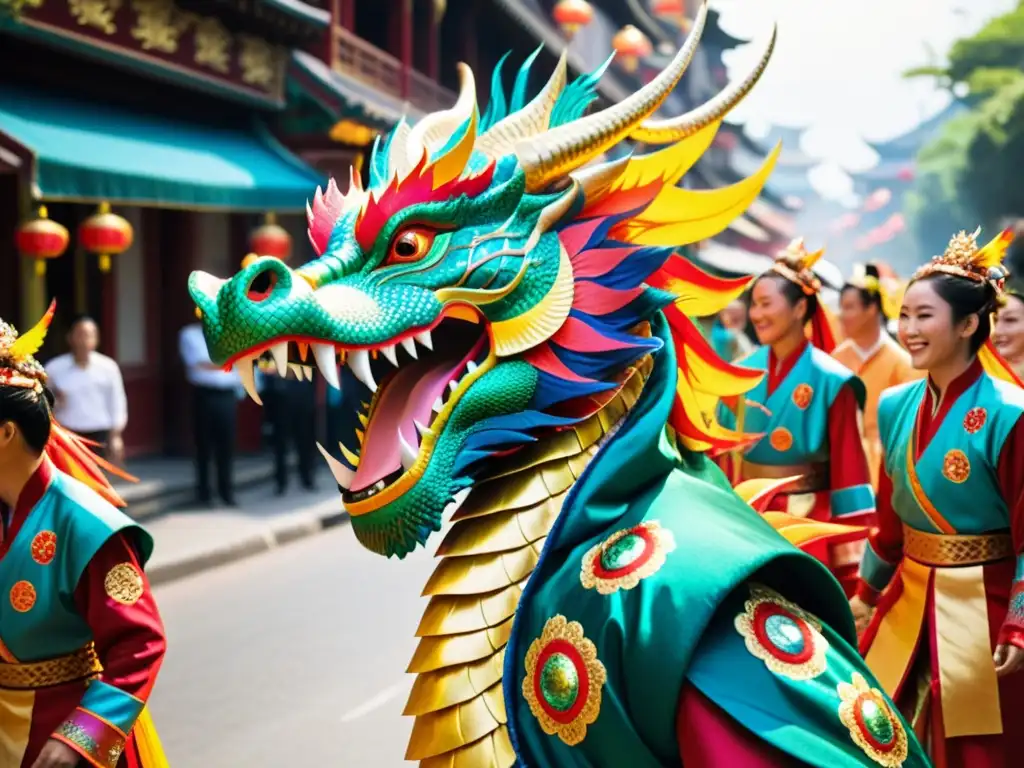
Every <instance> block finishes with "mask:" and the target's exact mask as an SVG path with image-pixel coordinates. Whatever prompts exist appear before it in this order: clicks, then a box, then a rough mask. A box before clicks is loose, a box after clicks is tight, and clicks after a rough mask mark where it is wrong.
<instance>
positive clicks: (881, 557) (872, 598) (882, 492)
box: [857, 461, 903, 605]
mask: <svg viewBox="0 0 1024 768" xmlns="http://www.w3.org/2000/svg"><path fill="white" fill-rule="evenodd" d="M882 466H883V471H882V472H881V474H880V475H879V477H878V504H877V516H876V522H877V527H876V528H874V529H873V530H872V531H871V533H870V534H869V535H868V543H867V546H865V547H864V557H863V558H862V559H861V561H860V583H859V584H858V586H857V596H858V597H860V599H861V600H863V601H864V602H865V603H867V604H868V605H874V604H875V603H876V602H877V601H878V596H879V594H881V592H882V590H884V589H885V588H886V587H887V586H889V582H890V581H891V580H892V577H893V574H894V573H896V566H898V565H899V562H900V560H901V559H902V557H903V523H902V522H901V521H900V518H899V516H898V515H897V514H896V510H895V508H894V507H893V505H892V478H891V477H889V475H888V473H886V472H885V471H884V466H885V462H884V461H883V462H882Z"/></svg>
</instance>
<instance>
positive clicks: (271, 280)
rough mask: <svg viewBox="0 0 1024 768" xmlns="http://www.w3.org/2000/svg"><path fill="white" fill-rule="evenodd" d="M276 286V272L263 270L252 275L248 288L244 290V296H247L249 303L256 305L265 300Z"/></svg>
mask: <svg viewBox="0 0 1024 768" xmlns="http://www.w3.org/2000/svg"><path fill="white" fill-rule="evenodd" d="M276 285H277V272H275V271H274V270H273V269H264V270H262V271H261V272H258V273H257V274H255V275H253V277H252V279H251V280H250V281H249V287H248V288H247V289H246V292H245V295H246V296H248V298H249V301H253V302H257V303H258V302H261V301H264V300H266V299H267V298H268V297H269V296H270V294H271V292H272V291H273V290H274V286H276Z"/></svg>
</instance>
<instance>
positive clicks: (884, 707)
mask: <svg viewBox="0 0 1024 768" xmlns="http://www.w3.org/2000/svg"><path fill="white" fill-rule="evenodd" d="M837 691H838V692H839V698H840V699H842V704H840V705H839V719H840V720H842V722H843V725H845V726H846V727H847V728H848V729H849V731H850V738H851V739H853V741H854V743H855V744H856V745H857V746H858V747H860V748H861V749H862V750H864V754H866V755H867V756H868V757H870V758H871V759H872V760H874V761H875V762H876V763H877V764H878V765H884V766H886V767H887V768H898V767H899V766H901V765H903V761H904V760H906V759H907V734H906V731H904V730H903V723H901V722H900V720H899V718H898V717H896V715H895V714H893V711H892V709H891V708H890V707H889V703H888V702H887V701H886V700H885V697H884V696H883V695H882V692H881V691H879V690H878V689H877V688H871V687H870V686H869V685H868V683H867V681H866V680H865V679H864V678H863V676H861V674H860V673H858V672H854V673H853V682H852V683H840V684H839V686H838V688H837Z"/></svg>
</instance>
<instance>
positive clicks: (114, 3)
mask: <svg viewBox="0 0 1024 768" xmlns="http://www.w3.org/2000/svg"><path fill="white" fill-rule="evenodd" d="M120 7H121V0H68V10H69V11H71V15H72V16H74V17H75V21H77V22H78V23H79V24H80V25H81V26H83V27H96V29H98V30H100V31H102V32H105V33H106V34H108V35H112V34H114V33H115V32H116V31H117V25H116V24H114V16H115V15H116V14H117V11H118V9H119V8H120Z"/></svg>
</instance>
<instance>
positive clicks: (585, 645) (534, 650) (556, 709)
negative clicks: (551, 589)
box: [523, 615, 607, 747]
mask: <svg viewBox="0 0 1024 768" xmlns="http://www.w3.org/2000/svg"><path fill="white" fill-rule="evenodd" d="M606 677H607V673H606V672H605V668H604V664H602V663H601V661H600V660H599V659H598V658H597V648H595V647H594V644H593V643H592V642H591V641H590V640H588V639H587V638H586V637H584V635H583V627H582V625H580V623H579V622H576V621H566V618H565V616H561V615H559V616H554V617H552V618H550V619H548V621H547V623H546V624H545V625H544V631H543V633H542V634H541V636H540V637H539V638H537V639H536V640H534V641H533V642H532V643H530V649H529V650H528V651H527V652H526V677H525V678H524V679H523V697H524V698H525V699H526V703H527V704H529V705H530V711H531V712H532V713H533V716H534V717H535V718H537V722H538V723H540V727H541V729H542V730H543V731H544V733H546V734H548V736H558V738H559V739H561V740H562V741H563V742H564V743H565V744H568V745H569V746H570V747H572V746H575V745H577V744H579V743H580V742H581V741H583V739H585V738H586V736H587V726H588V725H592V724H593V723H594V721H595V720H597V716H598V714H600V712H601V688H602V687H603V686H604V683H605V679H606Z"/></svg>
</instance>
